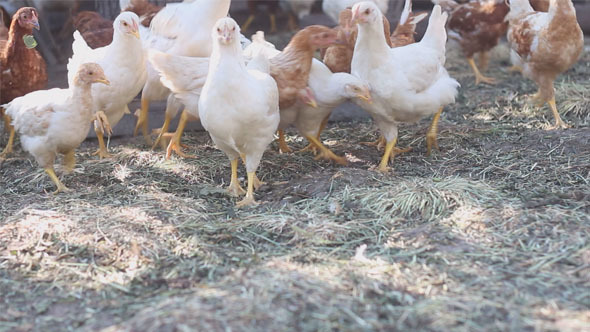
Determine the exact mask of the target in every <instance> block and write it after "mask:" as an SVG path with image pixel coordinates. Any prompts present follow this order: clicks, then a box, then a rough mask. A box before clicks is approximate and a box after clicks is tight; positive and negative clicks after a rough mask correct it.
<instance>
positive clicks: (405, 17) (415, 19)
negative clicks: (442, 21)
mask: <svg viewBox="0 0 590 332" xmlns="http://www.w3.org/2000/svg"><path fill="white" fill-rule="evenodd" d="M426 16H428V13H424V12H422V13H416V14H414V13H412V0H406V3H405V5H404V10H403V11H402V15H401V17H400V20H399V22H398V23H397V26H396V27H395V30H393V33H392V34H391V47H401V46H406V45H410V44H413V43H415V42H416V38H415V35H416V25H417V24H418V23H420V22H421V21H422V20H423V19H425V18H426Z"/></svg>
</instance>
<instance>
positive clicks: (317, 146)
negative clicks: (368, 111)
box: [244, 31, 371, 165]
mask: <svg viewBox="0 0 590 332" xmlns="http://www.w3.org/2000/svg"><path fill="white" fill-rule="evenodd" d="M244 52H245V54H247V55H249V56H256V55H258V54H263V55H265V56H266V57H269V58H273V57H275V56H277V55H278V54H280V53H281V52H280V51H278V50H276V48H275V47H274V45H272V44H271V43H269V42H267V41H266V40H265V39H264V33H263V32H262V31H259V32H258V33H257V34H256V35H254V36H252V45H251V46H249V47H248V48H246V50H244ZM308 85H309V88H310V89H311V94H312V95H313V96H314V100H315V102H316V105H315V106H313V105H310V103H306V102H304V101H303V100H298V101H297V102H296V103H295V104H294V105H293V106H291V107H288V108H285V109H281V111H280V112H281V121H280V123H279V129H280V130H284V129H286V128H287V127H289V126H290V125H295V126H296V127H297V130H298V131H299V133H300V134H301V135H302V136H304V137H305V138H306V139H307V140H308V141H309V142H310V145H309V146H308V148H306V149H311V150H313V152H314V153H316V152H317V151H319V153H320V154H319V155H318V156H317V158H316V159H320V158H321V159H326V160H332V161H335V162H336V163H339V164H342V165H345V164H346V163H347V161H346V158H343V157H338V156H337V155H335V154H334V153H333V152H332V151H330V149H328V148H327V147H326V146H324V145H323V144H322V143H321V141H320V133H321V131H322V130H323V129H324V127H325V126H326V124H327V122H328V118H329V117H330V114H331V113H332V110H333V109H334V108H335V107H336V106H338V105H340V104H341V103H343V102H344V101H346V100H347V99H353V98H361V99H363V100H366V101H370V99H371V94H370V92H369V87H368V86H367V85H366V84H364V82H362V81H361V80H360V79H358V78H356V77H354V76H352V75H350V74H347V73H335V74H334V73H332V72H331V71H330V69H328V67H326V65H325V64H323V63H322V62H320V61H319V60H317V59H313V61H312V64H311V70H310V72H309V80H308Z"/></svg>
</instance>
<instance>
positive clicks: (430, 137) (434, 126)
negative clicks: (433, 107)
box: [426, 107, 443, 156]
mask: <svg viewBox="0 0 590 332" xmlns="http://www.w3.org/2000/svg"><path fill="white" fill-rule="evenodd" d="M442 111H443V107H441V108H440V109H439V110H438V112H436V114H434V117H433V118H432V123H431V124H430V127H429V128H428V133H426V155H427V156H430V153H432V148H433V147H434V148H435V149H437V150H440V149H439V148H438V141H437V135H438V121H439V119H440V115H441V114H442Z"/></svg>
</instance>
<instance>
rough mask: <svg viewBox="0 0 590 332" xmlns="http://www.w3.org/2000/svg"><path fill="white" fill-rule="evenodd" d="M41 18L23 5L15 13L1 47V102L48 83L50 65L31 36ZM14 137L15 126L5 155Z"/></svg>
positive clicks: (8, 121)
mask: <svg viewBox="0 0 590 332" xmlns="http://www.w3.org/2000/svg"><path fill="white" fill-rule="evenodd" d="M38 17H39V16H38V14H37V10H36V9H35V8H32V7H23V8H20V9H19V10H18V11H17V12H16V13H15V14H14V15H13V16H12V21H11V23H10V29H9V31H8V40H7V41H6V43H5V44H4V47H3V48H2V49H0V68H2V71H1V73H0V105H3V104H6V103H8V102H10V101H12V100H13V99H14V98H17V97H20V96H24V95H26V94H27V93H29V92H32V91H36V90H40V89H43V88H45V86H46V85H47V65H46V64H45V60H43V58H42V57H41V54H39V52H38V51H37V50H36V49H35V48H34V46H35V44H34V39H32V38H33V36H32V35H33V29H37V30H39V18H38ZM23 38H25V39H23ZM25 41H26V42H27V45H25ZM4 121H6V122H5V123H10V121H11V120H10V119H9V118H8V116H7V115H5V116H4ZM13 140H14V128H10V138H9V140H8V144H7V145H6V149H4V152H3V153H2V154H3V155H6V154H8V153H10V152H12V142H13Z"/></svg>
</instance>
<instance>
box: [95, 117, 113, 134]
mask: <svg viewBox="0 0 590 332" xmlns="http://www.w3.org/2000/svg"><path fill="white" fill-rule="evenodd" d="M94 120H95V121H96V124H97V126H99V127H100V129H101V131H102V132H103V133H106V134H107V136H111V135H112V134H113V128H112V127H111V123H110V122H109V118H108V117H107V115H106V114H105V113H104V112H103V111H98V112H96V114H95V119H94Z"/></svg>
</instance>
